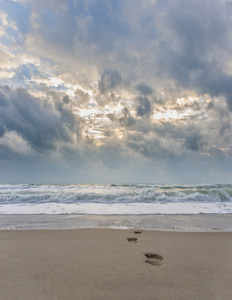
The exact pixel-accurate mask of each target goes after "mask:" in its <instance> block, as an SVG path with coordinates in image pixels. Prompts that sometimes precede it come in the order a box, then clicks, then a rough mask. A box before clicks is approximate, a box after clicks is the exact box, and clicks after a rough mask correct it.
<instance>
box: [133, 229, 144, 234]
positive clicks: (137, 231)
mask: <svg viewBox="0 0 232 300" xmlns="http://www.w3.org/2000/svg"><path fill="white" fill-rule="evenodd" d="M142 232H143V231H142V230H135V231H134V234H141V233H142Z"/></svg>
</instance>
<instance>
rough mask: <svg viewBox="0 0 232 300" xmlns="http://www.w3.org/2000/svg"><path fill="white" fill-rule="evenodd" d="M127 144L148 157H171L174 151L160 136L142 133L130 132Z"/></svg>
mask: <svg viewBox="0 0 232 300" xmlns="http://www.w3.org/2000/svg"><path fill="white" fill-rule="evenodd" d="M127 146H128V147H129V148H131V149H133V150H134V151H135V152H137V153H140V154H142V155H143V156H145V157H146V158H148V159H149V158H151V159H155V160H159V159H170V158H171V157H172V156H173V153H172V151H171V150H170V149H169V148H168V147H166V146H165V145H164V144H163V143H162V141H161V139H160V138H157V137H155V136H152V137H150V136H149V135H144V134H142V133H133V134H130V135H129V136H128V140H127Z"/></svg>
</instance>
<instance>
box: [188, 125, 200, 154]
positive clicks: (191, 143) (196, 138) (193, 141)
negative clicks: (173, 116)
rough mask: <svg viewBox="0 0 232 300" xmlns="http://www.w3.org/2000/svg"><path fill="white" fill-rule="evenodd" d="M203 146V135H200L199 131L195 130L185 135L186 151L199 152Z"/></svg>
mask: <svg viewBox="0 0 232 300" xmlns="http://www.w3.org/2000/svg"><path fill="white" fill-rule="evenodd" d="M203 145H204V142H203V135H202V134H200V133H199V132H198V131H197V130H195V129H193V130H190V131H188V132H187V133H186V134H185V141H184V146H185V147H186V149H188V150H192V151H198V150H200V149H201V148H202V147H203Z"/></svg>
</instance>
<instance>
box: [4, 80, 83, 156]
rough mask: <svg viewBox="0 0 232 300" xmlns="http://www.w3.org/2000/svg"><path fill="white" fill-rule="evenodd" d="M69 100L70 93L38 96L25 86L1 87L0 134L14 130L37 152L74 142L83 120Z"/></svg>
mask: <svg viewBox="0 0 232 300" xmlns="http://www.w3.org/2000/svg"><path fill="white" fill-rule="evenodd" d="M70 102H71V100H70V99H69V98H68V97H67V96H66V97H63V98H59V97H57V96H55V95H52V97H48V98H47V99H39V98H35V97H33V96H31V95H30V94H29V93H28V92H27V91H26V90H24V89H20V88H19V89H16V90H11V89H10V88H9V87H7V86H5V87H0V105H1V110H0V120H1V135H2V136H3V133H4V136H5V135H7V134H9V133H11V132H15V133H16V134H17V135H18V136H19V137H21V138H22V139H23V140H24V141H25V142H26V143H28V145H29V146H30V147H31V148H32V149H34V150H35V151H37V152H45V153H46V151H49V150H53V151H55V150H57V149H59V147H62V146H63V145H64V144H73V143H75V142H76V140H79V139H80V136H81V135H80V127H81V122H80V119H79V118H78V117H77V116H75V115H74V114H73V112H72V107H71V103H70Z"/></svg>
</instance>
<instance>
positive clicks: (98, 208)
mask: <svg viewBox="0 0 232 300" xmlns="http://www.w3.org/2000/svg"><path fill="white" fill-rule="evenodd" d="M201 213H203V214H209V213H210V214H228V213H232V204H231V203H230V204H225V203H169V204H161V203H126V204H101V203H80V204H64V203H60V204H59V203H40V204H6V205H1V206H0V214H89V215H91V214H95V215H148V214H201Z"/></svg>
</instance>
